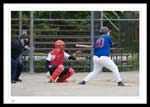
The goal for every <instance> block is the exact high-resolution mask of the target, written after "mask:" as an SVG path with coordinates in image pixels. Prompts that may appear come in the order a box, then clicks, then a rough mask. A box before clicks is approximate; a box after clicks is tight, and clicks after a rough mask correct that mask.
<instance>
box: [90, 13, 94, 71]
mask: <svg viewBox="0 0 150 107" xmlns="http://www.w3.org/2000/svg"><path fill="white" fill-rule="evenodd" d="M93 44H94V12H93V11H91V45H92V46H93ZM92 70H93V48H92V49H91V71H92Z"/></svg>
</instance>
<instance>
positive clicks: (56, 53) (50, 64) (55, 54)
mask: <svg viewBox="0 0 150 107" xmlns="http://www.w3.org/2000/svg"><path fill="white" fill-rule="evenodd" d="M64 48H65V43H64V41H62V40H57V41H56V42H55V48H54V49H53V50H51V51H50V52H49V54H48V56H47V58H46V68H47V71H48V72H47V75H48V77H49V81H48V82H49V83H53V82H67V79H68V78H69V77H70V76H72V75H73V74H74V72H75V71H74V69H73V68H67V67H65V66H64V65H63V61H64V59H72V60H76V58H75V57H73V56H72V55H69V54H68V53H66V52H65V51H64Z"/></svg>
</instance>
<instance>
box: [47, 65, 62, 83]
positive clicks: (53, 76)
mask: <svg viewBox="0 0 150 107" xmlns="http://www.w3.org/2000/svg"><path fill="white" fill-rule="evenodd" d="M63 70H64V66H63V65H58V67H57V68H56V70H55V71H54V72H53V74H52V75H51V76H50V81H52V82H55V81H56V78H57V77H58V76H59V75H60V73H61V72H62V71H63Z"/></svg>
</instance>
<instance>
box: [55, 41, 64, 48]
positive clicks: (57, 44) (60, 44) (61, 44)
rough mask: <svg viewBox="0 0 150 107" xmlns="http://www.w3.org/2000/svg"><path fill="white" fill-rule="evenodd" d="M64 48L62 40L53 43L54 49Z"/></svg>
mask: <svg viewBox="0 0 150 107" xmlns="http://www.w3.org/2000/svg"><path fill="white" fill-rule="evenodd" d="M64 46H65V42H64V41H62V40H57V41H56V42H55V48H61V49H62V50H64Z"/></svg>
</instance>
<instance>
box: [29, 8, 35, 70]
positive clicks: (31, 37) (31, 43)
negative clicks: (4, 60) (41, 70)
mask: <svg viewBox="0 0 150 107" xmlns="http://www.w3.org/2000/svg"><path fill="white" fill-rule="evenodd" d="M30 48H31V49H30V55H29V57H30V73H34V66H33V11H31V12H30Z"/></svg>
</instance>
